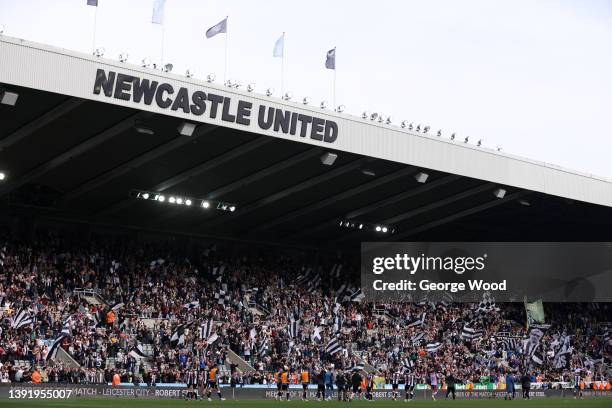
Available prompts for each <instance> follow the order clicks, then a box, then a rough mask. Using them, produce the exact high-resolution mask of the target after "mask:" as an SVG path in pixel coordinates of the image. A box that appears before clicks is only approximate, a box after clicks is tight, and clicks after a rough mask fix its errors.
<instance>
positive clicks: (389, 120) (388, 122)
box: [385, 116, 393, 125]
mask: <svg viewBox="0 0 612 408" xmlns="http://www.w3.org/2000/svg"><path fill="white" fill-rule="evenodd" d="M391 122H393V121H392V120H391V116H387V120H385V123H386V124H387V125H390V124H391Z"/></svg>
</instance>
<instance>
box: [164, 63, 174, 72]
mask: <svg viewBox="0 0 612 408" xmlns="http://www.w3.org/2000/svg"><path fill="white" fill-rule="evenodd" d="M172 68H174V65H172V64H170V63H167V64H164V67H163V68H162V71H164V72H171V71H172Z"/></svg>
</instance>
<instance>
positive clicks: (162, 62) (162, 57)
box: [159, 20, 165, 69]
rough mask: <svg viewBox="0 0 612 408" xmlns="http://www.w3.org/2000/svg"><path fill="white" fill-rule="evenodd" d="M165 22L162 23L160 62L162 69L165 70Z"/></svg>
mask: <svg viewBox="0 0 612 408" xmlns="http://www.w3.org/2000/svg"><path fill="white" fill-rule="evenodd" d="M164 31H165V30H164V20H162V23H161V59H160V61H159V65H160V67H161V68H162V69H163V68H164Z"/></svg>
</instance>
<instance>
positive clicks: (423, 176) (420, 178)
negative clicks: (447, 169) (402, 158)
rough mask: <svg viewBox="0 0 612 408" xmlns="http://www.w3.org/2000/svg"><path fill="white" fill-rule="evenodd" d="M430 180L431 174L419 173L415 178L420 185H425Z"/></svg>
mask: <svg viewBox="0 0 612 408" xmlns="http://www.w3.org/2000/svg"><path fill="white" fill-rule="evenodd" d="M428 178H429V174H427V173H423V172H420V173H417V174H415V176H414V179H415V180H416V181H418V182H419V183H425V182H426V181H427V179H428Z"/></svg>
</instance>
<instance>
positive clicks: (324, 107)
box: [319, 101, 327, 109]
mask: <svg viewBox="0 0 612 408" xmlns="http://www.w3.org/2000/svg"><path fill="white" fill-rule="evenodd" d="M319 106H320V107H321V109H327V101H321V104H320V105H319Z"/></svg>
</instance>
